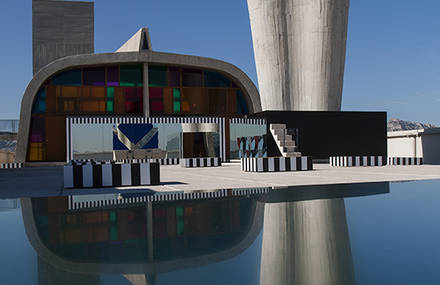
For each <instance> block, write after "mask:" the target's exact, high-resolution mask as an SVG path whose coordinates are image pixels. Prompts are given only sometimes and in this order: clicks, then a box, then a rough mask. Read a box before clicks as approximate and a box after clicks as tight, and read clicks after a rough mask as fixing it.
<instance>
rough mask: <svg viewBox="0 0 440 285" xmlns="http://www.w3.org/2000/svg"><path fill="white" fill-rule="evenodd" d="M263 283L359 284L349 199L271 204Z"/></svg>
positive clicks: (266, 224) (266, 215) (265, 234)
mask: <svg viewBox="0 0 440 285" xmlns="http://www.w3.org/2000/svg"><path fill="white" fill-rule="evenodd" d="M263 229H264V231H263V245H262V251H261V266H260V285H285V284H328V285H354V284H355V279H354V269H353V261H352V256H351V248H350V241H349V236H348V228H347V220H346V215H345V205H344V199H342V198H339V199H323V200H309V201H299V202H283V203H269V204H265V209H264V228H263Z"/></svg>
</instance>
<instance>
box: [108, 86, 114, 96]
mask: <svg viewBox="0 0 440 285" xmlns="http://www.w3.org/2000/svg"><path fill="white" fill-rule="evenodd" d="M107 98H115V88H113V87H109V88H107Z"/></svg>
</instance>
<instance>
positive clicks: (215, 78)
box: [204, 71, 231, 88]
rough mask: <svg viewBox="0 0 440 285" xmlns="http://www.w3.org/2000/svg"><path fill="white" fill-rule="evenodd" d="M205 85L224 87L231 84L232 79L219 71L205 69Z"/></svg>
mask: <svg viewBox="0 0 440 285" xmlns="http://www.w3.org/2000/svg"><path fill="white" fill-rule="evenodd" d="M204 73H205V87H223V88H228V87H230V86H231V80H229V79H228V78H226V77H225V76H223V75H221V74H220V73H217V72H212V71H205V72H204Z"/></svg>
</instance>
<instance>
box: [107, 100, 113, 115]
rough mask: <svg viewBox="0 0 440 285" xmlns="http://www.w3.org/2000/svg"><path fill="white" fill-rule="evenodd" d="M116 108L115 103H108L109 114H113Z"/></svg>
mask: <svg viewBox="0 0 440 285" xmlns="http://www.w3.org/2000/svg"><path fill="white" fill-rule="evenodd" d="M113 111H114V107H113V101H110V100H109V101H107V112H110V113H113Z"/></svg>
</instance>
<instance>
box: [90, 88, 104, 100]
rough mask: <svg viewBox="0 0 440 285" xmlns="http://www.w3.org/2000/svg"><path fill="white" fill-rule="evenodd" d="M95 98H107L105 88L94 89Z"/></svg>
mask: <svg viewBox="0 0 440 285" xmlns="http://www.w3.org/2000/svg"><path fill="white" fill-rule="evenodd" d="M91 89H92V94H91V95H92V97H93V98H105V87H92V88H91Z"/></svg>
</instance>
